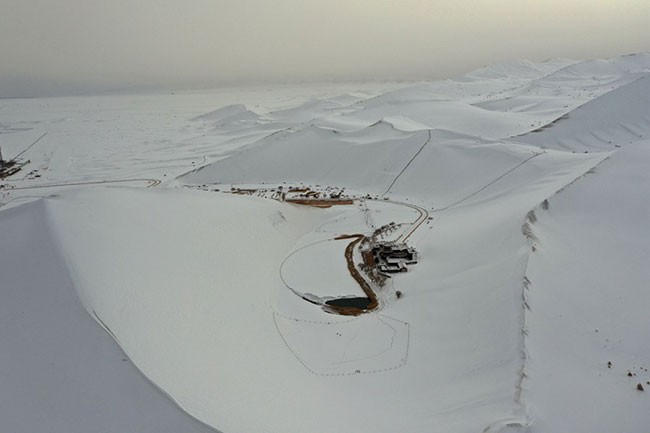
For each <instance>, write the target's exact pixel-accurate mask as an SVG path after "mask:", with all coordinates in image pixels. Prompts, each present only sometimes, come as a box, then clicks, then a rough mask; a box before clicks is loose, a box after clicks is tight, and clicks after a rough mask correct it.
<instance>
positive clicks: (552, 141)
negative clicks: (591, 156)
mask: <svg viewBox="0 0 650 433" xmlns="http://www.w3.org/2000/svg"><path fill="white" fill-rule="evenodd" d="M649 130H650V74H648V75H645V76H642V77H641V78H638V79H636V80H635V81H633V82H631V83H629V84H626V85H624V86H621V87H619V88H617V89H616V90H612V91H611V92H609V93H606V94H604V95H603V96H600V97H599V98H596V99H594V100H592V101H589V102H587V103H585V104H584V105H582V106H580V107H578V108H576V109H575V110H573V111H572V112H571V113H569V114H568V115H567V116H566V117H565V118H561V119H558V120H557V121H556V122H553V123H551V124H549V125H547V126H545V127H544V128H542V129H540V130H538V131H533V132H530V133H527V134H524V135H521V136H518V137H515V138H514V140H516V141H517V142H521V143H528V144H532V145H535V146H539V147H544V148H550V149H560V150H568V151H575V152H585V151H588V152H599V151H610V150H612V149H614V148H615V147H617V146H618V147H620V146H625V145H628V144H630V143H634V142H636V141H639V140H642V139H644V138H647V137H648V131H649Z"/></svg>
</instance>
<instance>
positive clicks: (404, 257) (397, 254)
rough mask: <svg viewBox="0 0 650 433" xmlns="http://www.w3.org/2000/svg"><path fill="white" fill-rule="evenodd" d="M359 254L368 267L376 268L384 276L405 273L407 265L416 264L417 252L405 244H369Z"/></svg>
mask: <svg viewBox="0 0 650 433" xmlns="http://www.w3.org/2000/svg"><path fill="white" fill-rule="evenodd" d="M361 254H362V255H363V261H364V262H365V264H366V265H367V266H368V267H370V268H376V269H377V270H378V271H379V272H381V273H384V274H394V273H398V272H406V271H407V270H408V267H407V265H414V264H416V263H417V262H418V253H417V251H415V249H413V248H411V247H409V246H408V245H406V244H395V243H377V244H370V245H369V246H368V247H366V248H365V249H364V250H362V251H361Z"/></svg>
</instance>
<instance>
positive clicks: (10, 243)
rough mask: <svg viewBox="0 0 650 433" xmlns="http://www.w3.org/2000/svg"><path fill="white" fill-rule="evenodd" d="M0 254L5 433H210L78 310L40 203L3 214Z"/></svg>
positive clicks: (1, 422) (0, 422) (0, 389)
mask: <svg viewBox="0 0 650 433" xmlns="http://www.w3.org/2000/svg"><path fill="white" fill-rule="evenodd" d="M0 246H1V249H0V289H1V290H0V293H1V302H0V341H2V351H1V352H0V383H2V386H0V395H1V400H2V404H0V426H1V428H2V430H3V431H14V432H19V431H32V432H40V431H60V432H63V431H105V432H111V433H118V432H124V431H139V432H151V433H154V432H169V433H172V432H178V431H184V432H197V433H198V432H202V433H207V432H213V431H214V430H213V429H212V428H210V427H208V426H205V425H203V424H201V423H199V422H197V421H196V420H194V419H192V418H191V417H190V416H188V415H187V414H186V413H184V412H183V411H182V410H181V409H179V408H178V407H175V406H174V405H173V403H172V402H171V401H170V400H169V399H168V398H167V397H166V396H165V395H164V394H163V393H161V392H160V391H159V390H158V389H157V388H156V386H155V385H153V384H152V383H150V382H149V381H147V379H146V378H145V377H144V376H142V374H140V372H139V371H138V370H137V368H135V367H134V365H133V364H132V362H131V360H130V359H129V358H128V357H127V355H126V354H125V353H124V352H123V351H122V350H121V349H120V347H119V346H118V345H117V343H116V342H115V341H113V339H112V338H111V336H110V335H109V334H108V333H106V332H104V330H103V329H101V328H100V327H98V326H97V324H96V323H94V320H93V319H94V317H92V316H91V314H89V313H88V312H87V311H86V310H84V308H83V306H82V305H81V303H80V302H79V299H78V298H77V292H76V290H75V285H74V284H73V282H72V280H71V278H70V275H69V269H68V267H67V266H66V264H65V262H64V260H63V258H62V256H61V253H60V250H59V245H58V244H57V242H56V241H55V240H54V238H53V236H52V233H51V224H50V219H49V216H48V212H47V209H46V205H45V204H44V202H43V201H37V202H34V203H30V204H27V205H24V206H20V207H17V208H14V209H9V210H6V211H3V212H0ZM86 253H90V252H89V251H87V252H86ZM77 288H80V289H83V287H80V286H77Z"/></svg>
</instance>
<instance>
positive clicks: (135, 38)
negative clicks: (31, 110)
mask: <svg viewBox="0 0 650 433" xmlns="http://www.w3.org/2000/svg"><path fill="white" fill-rule="evenodd" d="M0 6H1V7H2V13H1V14H0V56H1V57H0V97H20V96H50V95H64V94H77V93H95V92H103V91H108V90H111V89H119V90H124V89H154V88H168V89H171V88H177V89H183V88H195V87H206V86H211V85H230V84H237V85H239V84H251V83H271V82H296V81H319V80H321V81H325V80H368V81H370V80H381V79H396V80H424V79H439V78H444V77H450V76H454V75H458V74H461V73H464V72H467V71H470V70H472V69H475V68H477V67H480V66H482V65H486V64H490V63H496V62H500V61H504V60H509V59H530V60H533V61H541V60H545V59H548V58H556V57H568V58H574V59H588V58H600V57H613V56H617V55H621V54H627V53H638V52H647V51H650V30H649V29H650V1H648V0H491V1H487V0H483V1H481V0H457V1H451V0H402V1H399V2H397V1H388V0H373V1H370V0H345V1H344V0H276V1H273V2H270V1H264V0H237V1H234V0H185V1H179V0H138V1H126V0H112V1H109V0H58V1H53V0H0Z"/></svg>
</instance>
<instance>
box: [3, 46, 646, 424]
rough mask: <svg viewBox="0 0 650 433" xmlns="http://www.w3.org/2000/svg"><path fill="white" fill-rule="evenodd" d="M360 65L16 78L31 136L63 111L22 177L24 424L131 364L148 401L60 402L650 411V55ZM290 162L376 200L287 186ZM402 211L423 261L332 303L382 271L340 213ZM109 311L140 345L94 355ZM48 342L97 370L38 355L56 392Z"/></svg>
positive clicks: (364, 415) (220, 411) (476, 416)
mask: <svg viewBox="0 0 650 433" xmlns="http://www.w3.org/2000/svg"><path fill="white" fill-rule="evenodd" d="M358 87H359V88H360V90H356V89H357V88H348V89H343V91H342V92H341V93H339V94H337V93H336V92H333V91H332V89H331V88H318V89H308V90H309V91H307V90H305V89H302V92H303V93H301V92H300V91H299V90H296V89H289V88H285V89H280V90H279V91H277V92H275V93H273V92H262V91H259V90H257V91H255V92H253V91H243V90H240V91H233V92H232V93H225V92H213V93H209V94H192V93H177V94H175V95H142V96H105V97H86V98H55V99H35V100H4V101H1V102H0V133H1V135H0V139H1V140H2V143H0V145H2V149H3V152H4V153H5V155H6V156H11V155H15V154H17V153H18V152H19V151H20V150H22V149H23V148H24V147H25V144H30V143H32V142H34V141H35V140H36V139H37V138H39V137H41V136H42V135H43V134H44V133H47V135H45V136H44V137H42V139H41V140H40V141H39V142H37V143H36V144H35V145H34V147H33V148H31V149H29V151H28V152H26V153H25V154H24V155H23V157H24V158H25V159H29V160H30V161H31V162H30V164H28V165H27V166H26V167H25V168H24V169H23V171H21V172H20V173H18V174H17V175H14V176H12V177H11V178H9V179H6V180H3V181H2V182H0V183H1V184H2V185H3V187H2V189H1V190H0V192H1V193H2V198H1V200H2V201H1V205H2V207H0V239H1V241H2V243H1V244H0V248H1V250H0V264H1V265H2V267H1V268H0V269H2V272H1V273H0V288H1V291H0V296H2V299H3V300H5V299H8V300H9V301H10V302H8V303H5V302H3V303H2V304H1V305H3V309H2V310H0V311H2V316H0V320H1V321H2V323H3V326H2V327H1V329H0V336H2V347H3V349H2V355H1V356H2V358H1V359H2V360H3V362H1V363H0V380H1V382H0V385H1V386H0V396H1V398H2V402H3V403H11V404H2V405H0V423H2V426H3V427H6V426H9V427H6V428H9V429H10V430H12V431H21V429H23V430H22V431H49V430H50V427H49V426H48V418H49V417H48V416H42V417H40V418H38V419H37V418H31V414H33V413H35V412H38V413H48V412H43V408H45V407H49V408H51V407H53V406H52V405H53V404H54V403H52V402H56V400H57V398H56V394H57V393H60V395H63V396H66V395H70V396H73V397H74V398H73V399H71V400H70V401H73V402H75V401H77V400H78V399H79V396H80V395H86V394H91V395H95V394H94V393H100V394H101V390H102V387H103V384H104V383H106V388H107V390H108V391H110V392H114V393H117V392H118V391H119V392H121V393H122V396H121V397H122V400H121V402H122V406H120V407H119V408H118V409H114V408H112V407H111V408H106V406H105V405H106V403H103V404H104V406H102V405H101V404H102V403H99V400H97V399H95V400H93V399H92V398H89V399H87V400H86V401H85V404H86V406H87V407H82V406H81V403H78V402H77V403H71V404H68V405H61V404H57V405H55V406H54V407H57V410H58V411H59V412H58V413H59V414H61V413H65V414H67V416H61V415H59V418H57V422H59V423H64V422H65V420H66V419H69V420H70V421H69V422H70V424H69V426H70V427H69V430H75V429H79V428H82V429H87V428H88V427H87V426H88V425H90V426H96V425H101V427H102V428H103V429H104V430H107V431H124V430H125V427H124V424H123V423H131V424H130V425H131V426H134V427H133V428H130V427H126V429H127V430H129V429H131V430H138V431H148V430H144V427H143V428H140V427H137V426H139V425H145V426H146V428H149V429H150V431H174V429H175V431H194V430H196V431H204V430H206V429H209V426H211V427H213V428H214V429H217V430H219V431H223V432H228V433H229V432H247V433H256V432H259V433H263V432H277V433H293V432H296V433H298V432H300V433H302V432H314V433H317V432H332V431H345V432H365V431H367V432H395V431H403V432H437V431H440V432H458V433H465V432H468V433H469V432H499V431H501V432H533V433H536V432H564V431H567V432H568V431H570V432H582V431H584V432H611V431H623V432H630V433H641V432H644V431H648V428H649V427H648V426H650V410H648V408H650V373H649V372H648V369H649V368H650V346H648V344H647V342H648V340H649V339H650V319H649V317H650V316H648V305H649V304H650V291H649V290H648V287H649V286H648V283H649V282H650V271H649V270H648V266H647V264H648V262H649V259H650V230H649V227H648V221H649V218H650V204H649V203H650V179H649V177H648V173H649V172H650V151H649V149H650V55H647V54H639V55H632V56H623V57H620V58H615V59H610V60H594V61H586V62H575V61H569V60H555V61H549V62H545V63H541V64H535V63H531V62H526V61H521V62H510V63H507V64H500V65H494V66H489V67H486V68H482V69H480V70H477V71H474V72H472V73H470V74H467V75H465V76H463V77H459V78H456V79H450V80H444V81H438V82H431V83H419V84H416V85H411V86H398V85H397V84H395V83H385V84H383V85H377V84H375V85H373V86H371V85H366V86H363V87H362V88H361V86H358ZM309 92H311V93H312V94H311V95H309V96H310V97H305V95H307V94H308V93H309ZM287 95H288V96H287ZM238 97H239V99H237V98H238ZM242 102H244V103H246V104H247V105H242V104H241V103H242ZM238 188H239V189H241V190H244V191H243V192H242V191H236V189H238ZM291 188H294V189H300V190H302V189H305V188H311V189H312V190H313V191H320V192H321V194H326V193H331V191H338V192H341V191H343V197H349V198H353V199H354V202H353V204H348V205H342V206H333V207H330V208H325V209H320V208H313V207H307V206H299V205H294V204H289V203H287V202H281V201H278V200H274V199H271V197H275V198H278V197H279V196H280V195H281V192H286V191H288V190H289V189H291ZM231 191H234V192H238V194H230V192H231ZM390 223H394V224H393V225H391V229H390V230H389V231H388V232H386V233H384V234H383V236H385V237H386V238H387V239H393V240H400V241H407V242H408V243H409V244H410V245H412V246H414V247H416V248H417V250H418V252H419V254H420V260H419V263H418V264H417V265H414V266H412V267H411V268H410V269H409V272H407V273H405V274H400V275H396V276H395V277H394V278H391V279H389V280H388V282H387V283H386V284H385V285H384V286H383V287H381V288H379V287H376V291H377V296H378V298H379V302H380V307H379V308H378V309H377V310H376V311H373V312H371V313H367V314H362V315H360V316H357V317H353V316H339V315H335V314H331V313H328V312H326V311H324V310H323V309H322V308H321V306H320V305H318V303H319V302H322V301H323V300H326V299H330V298H332V297H338V296H350V297H353V296H362V291H361V289H360V287H359V286H358V285H357V284H356V283H355V281H354V280H353V279H352V277H351V276H350V274H349V272H348V269H347V268H346V260H345V258H344V250H345V248H346V245H347V243H348V241H345V240H343V239H336V238H337V237H339V236H341V235H352V234H366V235H369V234H371V233H372V232H373V231H375V230H376V229H377V228H380V227H382V226H385V225H387V224H390ZM17 233H20V236H18V235H17ZM354 257H355V259H356V260H357V261H360V259H359V254H358V252H356V253H355V256H354ZM53 273H54V274H56V275H55V276H53V275H52V274H53ZM22 275H27V276H25V277H22ZM26 281H27V282H28V283H26ZM71 287H74V289H75V290H76V292H75V294H76V299H75V298H74V297H73V296H70V292H69V291H70V288H71ZM19 288H20V289H19ZM66 290H67V291H68V292H66ZM398 291H399V292H401V293H402V294H403V296H401V297H400V298H398V297H397V292H398ZM59 292H60V293H61V295H57V293H59ZM65 293H67V294H65ZM41 298H42V299H52V300H51V301H48V302H43V301H39V302H35V299H39V300H40V299H41ZM306 299H309V300H310V301H311V302H308V301H307V300H306ZM50 303H51V305H48V304H50ZM5 306H6V307H5ZM81 306H83V307H84V308H85V310H86V313H87V315H86V316H80V315H79V314H78V310H81ZM66 312H67V314H68V315H69V316H70V317H74V318H75V319H74V323H72V324H70V323H67V322H66V323H64V322H63V321H62V320H63V319H61V317H65V316H66ZM73 312H74V315H73ZM50 317H51V318H52V320H50V319H49V318H50ZM91 317H92V318H93V319H95V321H96V324H97V326H95V325H93V324H92V323H86V322H90V318H91ZM26 318H27V319H26ZM29 318H33V320H30V319H29ZM54 318H59V319H56V320H54ZM93 326H95V327H93ZM99 327H102V328H104V330H105V331H106V332H105V333H104V334H102V337H101V338H103V339H105V340H106V339H108V338H109V336H110V337H112V338H113V339H114V340H115V341H116V342H117V344H119V347H120V348H121V350H123V351H124V353H125V355H121V354H120V353H119V349H118V348H117V347H116V346H115V347H113V346H110V348H109V349H105V350H106V352H107V354H106V355H105V356H101V357H100V356H97V355H96V354H95V355H92V356H91V355H85V356H87V358H86V357H84V358H83V360H82V361H80V360H79V359H77V358H73V357H71V355H70V353H69V350H70V349H69V347H79V346H85V345H87V344H97V343H96V340H95V339H96V338H99V337H97V336H95V334H96V333H97V332H98V331H99V330H100V328H99ZM46 331H47V333H46ZM41 333H42V334H41ZM61 334H65V335H73V336H74V338H72V337H71V339H72V341H71V340H66V341H65V344H64V342H63V340H61V343H57V342H56V341H58V340H56V339H54V340H51V339H50V338H49V337H48V338H47V341H46V342H45V341H41V340H39V338H37V337H36V336H39V335H53V336H58V335H61ZM24 338H33V339H34V346H27V345H26V344H25V341H24ZM41 338H43V339H45V338H44V337H41ZM52 338H54V337H52ZM58 338H60V337H58ZM102 341H103V340H102ZM102 344H104V345H106V344H108V343H102ZM111 344H112V342H111ZM75 345H76V346H75ZM95 353H96V352H95ZM107 356H115V357H116V358H117V361H115V362H118V361H119V363H120V365H119V366H120V367H122V365H121V364H124V367H125V370H124V371H121V370H119V369H116V367H115V365H114V363H113V362H112V361H107V360H106V357H107ZM122 358H123V359H128V361H122V360H121V359H122ZM35 359H38V362H43V363H44V364H47V363H51V364H48V365H59V364H58V363H60V362H63V363H64V364H65V363H69V362H70V361H71V360H72V359H74V360H75V363H77V364H78V365H80V366H81V367H82V368H80V371H83V372H84V374H85V375H74V370H73V371H70V370H69V369H66V370H65V373H62V371H63V370H61V368H58V369H54V368H53V369H52V370H51V372H50V371H49V370H48V371H47V372H45V373H44V372H43V371H42V370H38V371H39V375H38V376H37V377H38V382H39V383H41V381H42V383H43V384H44V385H43V386H45V387H47V388H48V389H47V390H48V393H47V395H46V396H40V397H39V398H36V396H37V394H38V386H37V385H36V384H34V380H35V379H34V377H35V376H34V374H33V372H34V371H36V370H37V369H38V368H39V367H38V362H37V361H36V360H35ZM21 360H26V362H25V363H22V362H21ZM61 360H62V361H61ZM75 365H76V364H75ZM95 367H96V368H97V371H98V373H97V375H95V376H93V375H91V374H89V373H88V371H90V370H91V369H92V368H95ZM134 367H135V368H137V369H138V370H139V371H140V372H142V373H143V375H144V376H145V377H146V378H147V379H148V380H149V381H151V383H149V382H147V381H146V380H145V379H144V378H143V377H141V376H138V375H137V374H135V376H134V377H137V379H136V378H131V376H133V375H134V373H136V370H135V368H134ZM102 369H104V370H102ZM100 371H106V372H105V373H99V372H100ZM628 373H629V374H630V375H631V376H630V375H628ZM60 374H65V375H66V376H65V378H60V377H58V376H59V375H60ZM100 374H105V375H106V376H105V377H103V378H101V377H98V376H99V375H100ZM86 375H87V376H86ZM129 375H131V376H129ZM127 377H128V378H131V379H128V380H127V379H125V378H127ZM68 382H70V383H74V384H75V386H74V387H70V391H68V390H67V385H66V384H67V383H68ZM108 382H110V386H109V384H108ZM115 383H126V384H128V385H129V388H128V389H127V388H125V389H124V390H120V389H118V387H117V386H116V385H115ZM21 384H25V385H26V386H25V387H24V388H23V387H21ZM637 384H641V385H642V386H643V387H644V388H646V391H640V390H639V389H637ZM125 386H126V385H125ZM53 387H57V389H56V390H54V391H53V390H52V388H53ZM155 387H157V388H159V389H160V390H161V391H162V392H163V393H165V394H167V396H169V398H170V399H171V400H173V401H174V402H175V403H176V404H177V405H178V406H180V407H181V408H182V409H184V410H185V411H186V412H187V413H188V414H189V415H191V416H192V417H194V418H196V419H197V420H199V421H201V422H202V423H203V424H202V423H198V422H196V421H194V420H192V419H191V418H190V417H189V416H185V415H184V413H183V412H182V411H180V410H178V409H176V408H174V407H173V406H172V405H169V407H168V408H167V409H166V410H165V409H164V408H162V407H161V406H160V404H161V403H160V401H158V399H159V398H162V396H163V393H159V392H158V390H156V389H155ZM63 388H66V389H63ZM116 389H117V391H116ZM110 392H109V393H108V395H109V397H110V396H111V395H114V394H110ZM136 395H137V396H140V395H143V396H144V395H146V397H136ZM32 396H33V397H32ZM106 398H108V397H106ZM111 398H114V397H111ZM75 399H77V400H75ZM19 401H33V402H34V403H33V406H31V407H25V406H24V405H21V404H19V403H17V402H19ZM102 401H103V400H102ZM107 401H108V400H107ZM140 401H144V403H140ZM124 402H130V403H132V405H137V404H142V405H143V406H144V408H145V409H143V410H145V411H147V412H149V413H150V412H153V411H154V410H156V411H161V412H164V414H165V415H164V417H167V418H163V415H161V416H160V417H158V416H157V417H156V420H157V421H151V422H150V423H147V422H146V421H143V420H142V419H138V417H137V414H134V413H132V412H129V407H132V406H131V405H129V404H124ZM88 407H92V409H88ZM17 408H19V409H17ZM88 410H91V411H94V412H93V413H94V417H89V416H88V415H87V414H86V412H87V411H88ZM52 416H53V415H52ZM111 416H114V417H115V418H120V419H121V420H122V422H123V423H122V424H120V423H116V424H114V425H108V426H107V425H106V423H107V422H108V421H105V420H106V419H110V418H111ZM163 419H170V420H173V421H169V422H167V421H165V422H163V421H162V420H163ZM28 420H29V423H28V422H27V421H28ZM80 420H81V421H80ZM88 420H90V421H88ZM125 420H126V421H125ZM172 422H175V423H179V424H178V425H179V426H176V425H175V424H173V426H172V424H171V423H172ZM93 423H95V424H93ZM137 423H141V424H137ZM142 423H144V424H142ZM183 423H185V424H183ZM27 425H29V428H27V427H25V426H27ZM57 425H64V424H57ZM161 426H162V427H161ZM164 428H166V429H167V430H163V429H164ZM192 429H194V430H192Z"/></svg>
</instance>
